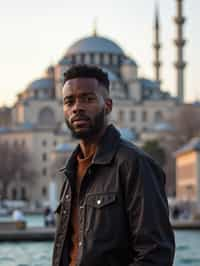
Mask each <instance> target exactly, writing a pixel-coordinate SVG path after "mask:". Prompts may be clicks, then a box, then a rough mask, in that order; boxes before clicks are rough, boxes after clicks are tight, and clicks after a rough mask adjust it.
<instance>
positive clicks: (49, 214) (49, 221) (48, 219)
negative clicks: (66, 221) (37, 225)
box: [44, 207, 55, 227]
mask: <svg viewBox="0 0 200 266" xmlns="http://www.w3.org/2000/svg"><path fill="white" fill-rule="evenodd" d="M44 225H45V226H46V227H48V226H55V217H54V213H53V211H52V210H51V208H50V207H46V208H45V210H44Z"/></svg>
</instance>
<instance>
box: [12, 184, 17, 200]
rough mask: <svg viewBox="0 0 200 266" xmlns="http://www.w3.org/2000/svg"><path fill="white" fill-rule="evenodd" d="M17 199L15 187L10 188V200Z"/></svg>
mask: <svg viewBox="0 0 200 266" xmlns="http://www.w3.org/2000/svg"><path fill="white" fill-rule="evenodd" d="M16 199H17V189H16V188H15V187H14V188H13V189H12V200H16Z"/></svg>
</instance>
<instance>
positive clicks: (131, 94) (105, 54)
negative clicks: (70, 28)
mask: <svg viewBox="0 0 200 266" xmlns="http://www.w3.org/2000/svg"><path fill="white" fill-rule="evenodd" d="M177 9H178V11H182V0H181V1H180V0H177ZM177 14H179V17H177V19H176V23H177V26H178V28H181V27H182V25H183V23H184V21H183V18H182V12H178V13H177ZM154 30H155V40H154V50H155V60H154V69H155V80H150V79H146V78H143V77H140V76H139V75H138V64H137V62H136V61H135V60H134V59H133V58H130V57H129V56H128V55H127V54H126V52H125V51H124V50H123V48H122V47H120V46H119V45H118V44H117V43H115V42H113V41H112V40H111V39H108V38H105V37H103V36H100V35H99V34H98V33H97V31H96V30H94V32H93V34H92V35H91V36H87V37H83V38H81V39H80V40H77V41H76V42H75V43H73V44H72V45H71V46H70V47H69V48H68V49H67V50H66V51H65V53H64V55H63V56H62V58H60V59H59V60H58V62H57V64H55V65H51V66H49V67H48V68H47V70H46V72H45V74H44V75H43V76H42V77H39V78H38V79H36V80H33V81H32V82H31V83H30V84H28V86H27V87H26V88H25V90H24V91H22V92H21V93H20V94H18V95H17V101H16V103H15V104H14V106H13V107H12V111H11V117H12V125H11V126H10V127H9V128H0V135H1V139H2V140H3V141H7V142H9V143H13V144H14V145H16V144H18V143H21V144H23V145H25V146H26V147H27V148H28V149H29V150H30V152H31V155H32V160H33V165H34V168H35V169H37V178H36V180H35V182H34V184H32V185H31V188H30V185H29V184H28V183H26V182H24V183H23V182H21V187H20V188H19V187H16V183H15V181H13V183H12V184H11V185H10V188H9V198H11V199H16V198H23V199H29V200H32V201H37V200H38V201H39V202H43V203H45V202H48V201H49V200H50V194H51V193H49V189H50V191H52V194H56V192H55V191H56V188H57V183H59V182H57V181H56V180H55V178H54V177H52V171H51V168H52V158H54V157H55V155H56V154H57V153H59V152H63V151H64V152H66V153H67V152H68V151H69V152H70V151H71V149H72V146H70V145H66V143H69V142H70V143H72V144H73V140H72V139H71V136H70V133H69V131H68V129H67V127H66V126H65V124H64V122H63V121H64V118H63V111H62V95H61V91H62V86H63V73H64V72H65V71H66V70H67V69H69V68H70V67H71V66H72V65H74V64H93V65H97V66H100V67H101V68H103V70H104V71H106V72H107V73H108V76H109V79H110V94H111V97H112V99H113V111H112V114H111V116H110V121H111V122H112V123H113V124H115V125H116V126H117V127H118V128H119V130H120V132H121V133H122V136H124V137H126V138H128V139H129V140H130V141H136V142H140V141H142V139H141V135H142V134H143V133H144V132H145V133H146V135H148V132H149V133H152V132H153V131H156V130H157V129H158V130H161V129H162V130H168V129H169V124H168V123H167V121H168V119H169V118H170V116H171V115H172V113H173V112H175V111H176V109H177V108H178V106H179V105H181V104H182V102H183V69H184V67H185V63H184V62H183V58H182V56H181V57H179V58H178V61H177V63H176V68H177V92H178V93H177V97H172V96H171V95H170V94H169V93H168V92H166V91H163V90H162V88H161V78H160V67H161V62H160V53H159V51H160V48H161V45H160V38H159V16H158V11H157V12H156V17H155V25H154ZM179 32H180V31H179ZM176 45H177V47H178V50H179V51H180V50H181V51H182V49H183V46H184V40H183V39H182V35H180V34H179V36H178V38H177V41H176ZM177 54H179V55H180V53H177ZM181 55H182V53H181ZM58 186H60V185H59V184H58ZM18 190H20V191H18ZM52 197H54V198H55V197H56V196H55V195H54V196H52Z"/></svg>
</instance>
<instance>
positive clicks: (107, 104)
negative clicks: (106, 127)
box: [105, 98, 112, 115]
mask: <svg viewBox="0 0 200 266" xmlns="http://www.w3.org/2000/svg"><path fill="white" fill-rule="evenodd" d="M111 111H112V99H110V98H106V99H105V112H106V114H107V115H108V114H110V113H111Z"/></svg>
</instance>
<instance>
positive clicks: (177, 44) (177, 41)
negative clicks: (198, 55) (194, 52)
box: [174, 39, 186, 47]
mask: <svg viewBox="0 0 200 266" xmlns="http://www.w3.org/2000/svg"><path fill="white" fill-rule="evenodd" d="M174 43H175V45H176V46H178V47H181V46H184V45H185V43H186V40H183V39H178V40H174Z"/></svg>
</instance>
